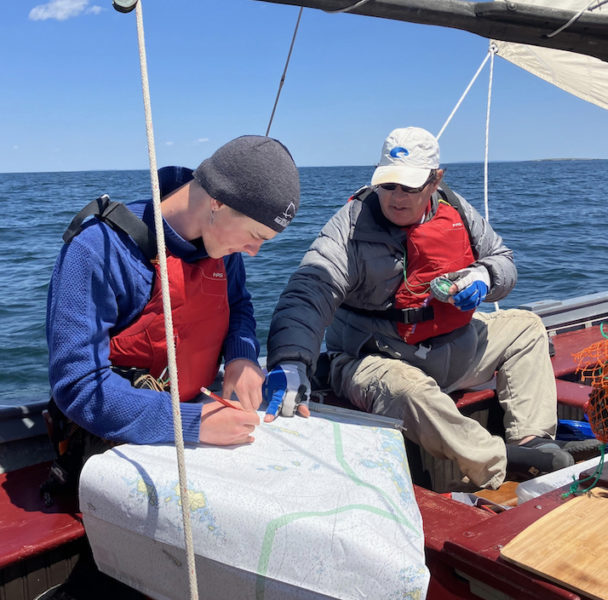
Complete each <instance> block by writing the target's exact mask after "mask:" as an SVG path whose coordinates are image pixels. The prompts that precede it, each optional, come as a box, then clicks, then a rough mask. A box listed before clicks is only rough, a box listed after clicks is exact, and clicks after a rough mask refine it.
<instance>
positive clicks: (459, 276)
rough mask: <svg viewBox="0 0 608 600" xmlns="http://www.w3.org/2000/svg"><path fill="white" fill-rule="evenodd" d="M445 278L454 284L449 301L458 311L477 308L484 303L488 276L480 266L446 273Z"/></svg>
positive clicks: (488, 283)
mask: <svg viewBox="0 0 608 600" xmlns="http://www.w3.org/2000/svg"><path fill="white" fill-rule="evenodd" d="M445 277H447V278H448V279H450V280H451V281H453V282H454V283H453V284H452V287H451V288H450V294H452V298H450V301H451V302H452V303H453V304H454V306H456V307H457V308H459V309H460V310H465V311H466V310H473V309H475V308H477V307H478V306H479V305H480V304H481V303H482V302H483V301H484V299H485V297H486V296H487V294H488V289H489V288H490V274H489V273H488V270H487V269H486V268H485V267H483V266H481V265H478V266H476V267H467V268H466V269H460V271H455V272H454V273H447V274H446V275H445Z"/></svg>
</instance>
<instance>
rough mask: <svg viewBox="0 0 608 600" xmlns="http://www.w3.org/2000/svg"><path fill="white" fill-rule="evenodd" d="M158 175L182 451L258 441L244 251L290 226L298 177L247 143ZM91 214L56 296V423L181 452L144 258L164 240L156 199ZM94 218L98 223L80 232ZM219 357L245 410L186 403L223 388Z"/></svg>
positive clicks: (52, 361)
mask: <svg viewBox="0 0 608 600" xmlns="http://www.w3.org/2000/svg"><path fill="white" fill-rule="evenodd" d="M159 176H160V184H161V196H162V199H163V201H162V204H161V212H162V216H163V228H164V234H165V239H166V245H167V266H168V272H169V285H170V291H171V303H172V318H173V325H174V329H175V340H176V356H177V366H178V387H179V392H180V398H181V400H182V401H185V402H182V404H181V419H182V425H183V432H184V439H185V441H186V442H199V441H202V442H208V443H213V444H235V443H243V442H251V441H253V436H252V432H253V430H254V428H255V426H256V425H257V424H258V422H259V418H258V416H257V413H256V412H255V409H257V408H258V407H259V405H260V403H261V401H262V395H261V386H262V383H263V381H264V375H263V372H262V371H261V369H260V367H259V365H258V361H257V358H258V353H259V347H260V346H259V343H258V340H257V338H256V334H255V320H254V316H253V307H252V304H251V297H250V295H249V293H248V291H247V289H246V287H245V270H244V264H243V260H242V257H241V254H240V253H241V252H245V253H247V254H249V255H251V256H254V255H255V254H256V253H257V252H258V250H259V248H260V246H261V245H262V243H263V242H264V241H265V240H269V239H271V238H273V237H274V236H275V235H276V234H277V233H278V232H281V231H283V229H285V227H286V226H287V225H288V224H289V223H290V222H291V220H292V218H293V217H294V216H295V214H296V211H297V209H298V205H299V195H300V186H299V176H298V170H297V168H296V166H295V164H294V161H293V159H292V157H291V154H290V153H289V151H288V150H287V149H286V148H285V146H283V144H281V143H280V142H278V141H277V140H274V139H271V138H268V137H263V136H242V137H239V138H237V139H235V140H232V141H230V142H228V143H227V144H225V145H224V146H222V147H221V148H219V149H218V150H217V151H216V152H215V153H214V154H213V155H212V156H211V157H210V158H208V159H206V160H205V161H203V162H202V163H201V164H200V166H199V167H198V168H197V169H196V170H195V171H194V172H193V171H192V170H190V169H186V168H181V167H168V168H165V169H161V171H160V173H159ZM90 206H93V209H90V210H88V211H87V209H85V212H84V213H82V214H81V215H79V217H77V219H75V222H73V224H72V226H71V227H70V229H69V230H68V231H69V232H70V233H69V235H68V236H67V238H64V239H66V240H67V242H68V243H66V244H65V245H64V247H63V248H62V250H61V253H60V255H59V258H58V260H57V263H56V266H55V270H54V272H53V276H52V279H51V283H50V288H49V299H48V313H47V338H48V346H49V377H50V382H51V387H52V393H53V398H54V410H55V413H56V414H59V415H60V416H61V413H63V415H65V416H67V417H68V418H69V419H70V420H71V421H72V422H73V423H75V424H77V425H79V426H80V427H81V428H83V429H84V430H86V431H87V432H89V433H90V434H93V435H94V436H97V437H98V438H103V439H104V440H107V441H109V442H111V443H114V442H131V443H139V444H151V443H157V442H170V441H172V440H173V437H174V434H173V424H172V423H173V417H172V410H171V402H170V395H169V393H168V392H167V391H166V390H167V387H168V383H167V382H166V381H165V380H164V373H166V367H167V352H166V350H167V348H166V341H165V333H164V320H163V311H162V299H161V289H160V277H159V273H158V261H157V260H155V254H152V255H150V254H146V252H147V251H149V248H147V245H146V242H147V241H149V240H150V239H152V241H154V238H155V234H154V232H155V224H154V216H153V207H152V203H151V200H144V201H137V202H133V203H131V204H129V205H127V206H128V207H127V208H125V206H124V205H120V206H119V209H121V210H102V207H101V204H100V203H99V201H98V202H97V203H92V204H91V205H90ZM88 208H90V207H88ZM117 214H118V215H119V217H120V218H117V217H116V216H115V215H117ZM87 215H93V216H95V217H96V218H94V219H91V220H89V221H88V222H85V223H84V224H83V219H84V217H86V216H87ZM142 228H143V231H144V235H143V236H142V235H141V230H142ZM138 231H139V233H138ZM142 238H143V239H142ZM153 248H154V249H153V251H152V252H153V253H155V252H156V250H155V248H156V246H155V244H154V245H153ZM222 359H223V360H224V371H225V376H224V384H223V394H222V395H223V397H224V398H227V399H230V398H231V396H232V394H233V392H234V393H236V395H237V396H238V399H239V401H240V406H241V407H242V408H244V409H245V410H230V409H229V408H225V407H224V405H223V404H222V403H219V402H216V401H211V402H207V403H205V404H203V405H201V404H199V403H190V402H188V401H189V400H192V399H193V398H194V397H195V396H197V395H198V394H199V393H200V388H201V386H209V385H210V384H211V383H212V382H213V380H214V378H215V375H216V374H217V371H218V367H219V365H220V362H221V360H222ZM151 388H152V389H151ZM236 406H239V405H238V404H237V405H236ZM56 407H58V408H59V412H58V411H57V410H56Z"/></svg>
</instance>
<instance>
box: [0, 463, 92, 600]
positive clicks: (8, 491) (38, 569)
mask: <svg viewBox="0 0 608 600" xmlns="http://www.w3.org/2000/svg"><path fill="white" fill-rule="evenodd" d="M48 469H49V463H40V464H37V465H33V466H29V467H24V468H22V469H18V470H15V471H10V472H8V473H2V474H0V598H3V599H4V598H6V599H7V600H8V599H10V600H31V598H35V597H36V596H37V595H38V594H40V593H42V592H43V591H45V590H47V589H48V588H49V587H51V586H53V585H57V584H59V583H62V582H63V581H64V580H65V579H66V577H67V576H68V574H69V573H70V572H71V570H72V568H73V567H74V564H75V563H76V561H77V559H78V556H79V553H80V551H81V549H82V548H83V547H84V544H85V537H84V527H83V525H82V519H81V515H80V513H79V512H78V510H77V507H76V500H75V499H74V500H72V501H65V500H64V501H58V502H57V504H55V505H53V506H51V507H46V506H44V503H43V502H42V500H41V498H40V493H39V488H40V484H41V483H42V482H43V481H45V479H46V477H47V474H48Z"/></svg>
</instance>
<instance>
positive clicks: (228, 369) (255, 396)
mask: <svg viewBox="0 0 608 600" xmlns="http://www.w3.org/2000/svg"><path fill="white" fill-rule="evenodd" d="M263 383H264V372H263V371H262V369H260V367H259V366H258V365H257V364H256V363H254V362H252V361H250V360H247V359H246V358H238V359H236V360H233V361H230V362H229V363H228V364H227V365H226V366H225V367H224V386H223V388H222V397H223V398H230V397H231V396H232V392H234V393H235V394H236V396H237V397H238V399H239V402H240V403H241V406H242V407H243V409H244V410H249V411H252V410H257V409H258V408H259V407H260V404H262V384H263Z"/></svg>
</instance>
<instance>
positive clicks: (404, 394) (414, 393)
mask: <svg viewBox="0 0 608 600" xmlns="http://www.w3.org/2000/svg"><path fill="white" fill-rule="evenodd" d="M432 386H436V384H435V383H434V382H433V380H432V379H430V378H429V377H428V376H427V375H425V374H423V373H421V372H420V371H418V370H417V369H414V368H412V367H410V366H409V365H403V364H402V365H400V364H396V365H393V366H392V368H387V369H386V370H384V371H383V372H382V373H381V374H379V377H378V378H377V380H376V381H375V382H374V403H373V412H375V413H377V414H382V415H385V416H388V417H394V418H398V419H405V418H406V415H408V414H409V413H410V412H412V410H414V407H415V405H416V402H417V401H418V400H419V399H421V398H425V397H426V396H427V394H428V392H429V387H432Z"/></svg>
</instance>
